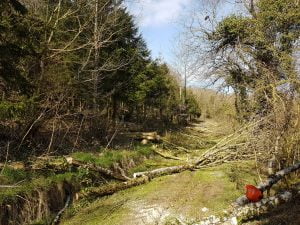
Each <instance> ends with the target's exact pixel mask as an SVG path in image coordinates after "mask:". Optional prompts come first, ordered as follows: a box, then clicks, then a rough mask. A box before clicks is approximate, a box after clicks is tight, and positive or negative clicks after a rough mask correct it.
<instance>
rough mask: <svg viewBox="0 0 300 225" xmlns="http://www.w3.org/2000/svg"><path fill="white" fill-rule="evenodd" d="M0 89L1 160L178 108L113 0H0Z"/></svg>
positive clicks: (161, 72)
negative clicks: (123, 122) (119, 122)
mask: <svg viewBox="0 0 300 225" xmlns="http://www.w3.org/2000/svg"><path fill="white" fill-rule="evenodd" d="M0 94H1V102H0V121H1V122H0V148H1V151H0V158H2V159H4V158H5V157H6V156H8V157H9V158H15V157H19V158H20V157H26V156H29V155H32V154H41V153H52V152H56V153H63V151H66V150H70V149H71V150H72V149H73V150H74V149H76V148H78V147H79V146H83V145H88V144H89V143H90V141H91V139H93V140H95V139H97V140H103V139H105V138H106V139H107V138H108V135H109V133H110V132H111V129H114V125H115V124H116V123H117V122H118V121H130V122H134V123H145V122H147V121H151V120H153V119H155V120H160V121H163V122H164V123H172V122H174V121H176V116H177V115H178V114H179V113H182V112H181V108H182V107H181V105H182V104H181V103H182V100H181V99H180V95H179V85H178V83H177V82H176V79H174V78H173V77H172V76H171V73H170V71H169V68H168V66H167V65H166V64H164V63H162V62H161V61H160V60H153V59H151V56H150V52H149V50H148V49H147V46H146V44H145V41H144V40H143V38H142V37H141V35H140V34H139V32H138V29H137V27H136V26H135V24H134V20H133V17H132V15H130V14H129V13H128V11H127V9H126V8H125V7H124V4H123V2H122V1H117V0H91V1H87V0H50V1H45V0H42V1H41V0H22V1H17V0H2V1H1V2H0ZM191 98H192V97H191ZM183 108H184V107H183ZM192 108H193V109H189V108H188V109H185V110H186V111H189V112H190V113H197V112H198V108H197V107H195V105H193V107H192Z"/></svg>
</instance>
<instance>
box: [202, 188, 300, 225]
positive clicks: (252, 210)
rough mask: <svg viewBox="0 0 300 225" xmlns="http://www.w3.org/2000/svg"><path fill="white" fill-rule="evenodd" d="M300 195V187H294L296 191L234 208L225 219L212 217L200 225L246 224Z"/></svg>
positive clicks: (285, 192)
mask: <svg viewBox="0 0 300 225" xmlns="http://www.w3.org/2000/svg"><path fill="white" fill-rule="evenodd" d="M297 195H300V185H299V184H297V185H295V186H294V191H284V192H282V193H279V194H277V195H275V196H272V197H268V198H264V199H263V200H261V201H260V202H257V203H250V204H247V205H246V206H234V208H233V209H232V210H230V211H231V212H230V213H229V214H227V215H228V216H225V217H216V216H210V217H207V218H205V219H203V220H202V221H200V224H208V225H209V224H214V225H219V224H220V225H221V224H222V225H225V224H226V225H237V224H238V221H241V222H243V221H244V222H245V221H248V220H251V219H254V218H257V217H258V216H261V215H263V214H265V213H268V212H269V211H270V210H272V209H273V208H276V207H278V206H279V205H282V204H284V203H287V202H289V201H290V200H292V198H293V197H295V196H297Z"/></svg>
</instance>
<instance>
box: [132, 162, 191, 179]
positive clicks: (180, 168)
mask: <svg viewBox="0 0 300 225" xmlns="http://www.w3.org/2000/svg"><path fill="white" fill-rule="evenodd" d="M194 169H195V166H194V165H181V166H172V167H165V168H160V169H155V170H151V171H145V172H138V173H134V174H133V177H134V178H137V177H143V176H146V177H149V178H154V177H159V176H163V175H170V174H174V173H181V172H183V171H185V170H194Z"/></svg>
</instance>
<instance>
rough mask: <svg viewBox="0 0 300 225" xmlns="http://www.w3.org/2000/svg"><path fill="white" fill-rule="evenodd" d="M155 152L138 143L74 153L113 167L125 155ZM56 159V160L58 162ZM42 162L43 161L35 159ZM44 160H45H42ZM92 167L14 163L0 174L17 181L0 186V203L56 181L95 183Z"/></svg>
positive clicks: (1, 177)
mask: <svg viewBox="0 0 300 225" xmlns="http://www.w3.org/2000/svg"><path fill="white" fill-rule="evenodd" d="M151 154H153V151H152V149H151V147H150V146H149V145H146V146H141V145H137V146H135V148H134V149H132V150H123V151H114V150H107V151H100V152H98V153H89V152H75V153H73V154H72V156H73V157H74V158H75V159H77V160H81V161H83V162H89V163H95V164H97V165H100V166H103V167H107V168H109V167H111V166H112V165H113V163H115V162H119V161H121V160H122V159H124V158H130V159H140V158H142V157H149V156H150V155H151ZM62 159H63V158H58V159H55V160H54V161H55V162H52V163H57V162H59V163H61V162H63V160H62ZM56 161H57V162H56ZM35 163H36V164H39V163H41V162H38V161H37V162H35ZM42 163H44V162H42ZM91 173H92V172H90V171H87V170H85V169H79V170H75V171H72V172H66V173H61V174H56V173H54V172H51V171H42V172H34V171H26V170H24V169H13V168H11V167H5V168H4V169H3V171H2V173H1V174H0V184H2V185H17V186H18V187H14V188H5V189H4V188H1V189H0V204H1V203H3V202H6V201H14V200H16V199H17V198H18V196H24V195H29V194H30V193H31V192H33V191H35V190H37V189H47V188H50V187H51V186H52V185H53V184H55V183H59V182H62V181H69V182H71V183H72V182H74V183H77V184H83V185H92V184H93V181H92V179H93V178H94V179H95V177H97V176H94V177H93V178H91V176H92V175H91Z"/></svg>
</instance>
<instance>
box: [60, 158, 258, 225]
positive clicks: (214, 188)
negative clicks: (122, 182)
mask: <svg viewBox="0 0 300 225" xmlns="http://www.w3.org/2000/svg"><path fill="white" fill-rule="evenodd" d="M150 162H151V160H147V161H146V163H145V164H144V166H145V165H147V164H148V163H150ZM154 162H156V159H155V160H153V163H154ZM150 164H151V163H150ZM151 166H153V165H151ZM154 166H155V165H154ZM236 168H238V169H236ZM253 168H255V164H254V163H253V162H250V161H249V162H248V161H246V162H240V163H230V164H224V165H220V166H216V167H213V168H207V169H201V170H198V171H195V172H191V171H185V172H183V173H180V174H175V175H170V176H163V177H159V178H155V179H153V180H152V181H151V182H150V183H147V184H145V185H141V186H137V187H134V188H130V189H127V190H124V191H121V192H118V193H116V194H114V195H112V196H108V197H105V198H101V199H99V200H97V201H96V202H93V203H91V204H90V205H87V206H86V207H84V208H83V209H82V207H80V210H79V212H78V214H77V215H75V216H74V217H72V218H68V219H67V218H65V220H64V221H63V222H62V224H63V225H71V224H74V225H75V224H87V225H93V224H113V225H117V224H143V221H142V219H141V218H140V217H139V216H140V215H143V214H144V216H145V217H147V216H148V217H149V218H148V219H151V217H155V218H156V217H157V216H158V215H157V214H161V216H162V218H165V219H167V218H172V217H173V218H176V217H177V216H178V215H181V216H183V217H184V218H186V219H187V221H189V220H191V221H194V220H197V219H201V218H202V217H205V216H208V215H211V214H216V215H218V214H223V210H225V209H227V208H228V207H229V205H230V204H231V202H232V201H234V200H235V199H236V198H237V197H239V196H240V195H241V194H243V193H244V190H243V188H237V184H236V183H237V182H241V187H242V186H243V185H245V184H248V183H253V182H255V180H256V174H255V173H252V170H253ZM249 171H251V172H250V173H249ZM254 171H255V170H254ZM233 172H236V173H240V175H239V177H241V178H243V179H242V180H241V181H238V180H239V179H237V178H236V179H233V178H232V173H233ZM203 207H207V208H208V209H209V211H208V212H206V213H205V212H202V211H201V209H202V208H203ZM158 209H161V211H159V212H158V213H156V212H155V210H158ZM151 210H152V211H154V212H151ZM151 213H152V214H151ZM164 214H165V215H164ZM107 215H109V217H111V218H112V220H109V222H107V220H105V218H106V216H107ZM155 218H152V219H155ZM144 219H145V218H144ZM156 219H157V218H156ZM167 221H168V219H167ZM172 221H173V220H170V221H169V224H170V223H171V222H172ZM174 221H175V220H174ZM152 222H153V224H154V223H155V222H154V221H152ZM150 223H151V222H150ZM171 224H172V223H171ZM175 224H176V223H175Z"/></svg>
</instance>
